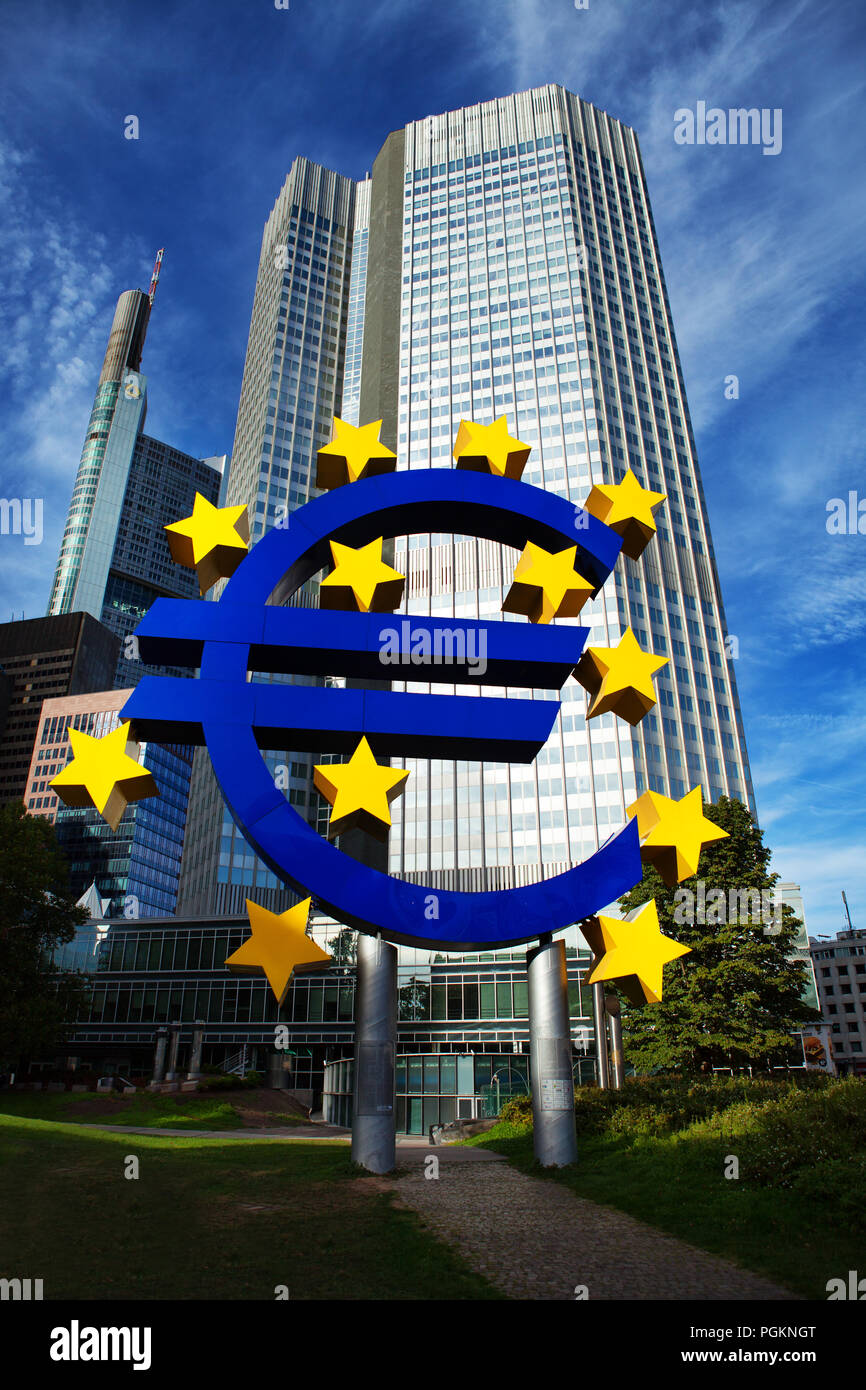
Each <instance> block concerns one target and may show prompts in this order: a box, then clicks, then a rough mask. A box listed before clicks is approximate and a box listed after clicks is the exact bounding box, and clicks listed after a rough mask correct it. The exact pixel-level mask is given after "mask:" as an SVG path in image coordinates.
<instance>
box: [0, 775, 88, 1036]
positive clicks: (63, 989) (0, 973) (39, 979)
mask: <svg viewBox="0 0 866 1390" xmlns="http://www.w3.org/2000/svg"><path fill="white" fill-rule="evenodd" d="M87 920H88V914H87V911H86V909H85V908H80V907H77V906H76V904H75V900H74V899H73V898H72V897H71V896H70V894H69V888H68V869H67V864H66V860H65V858H64V857H63V854H62V852H61V850H60V849H59V848H58V845H57V841H56V839H55V836H54V830H53V828H52V826H50V825H49V824H48V822H47V821H44V820H42V819H41V818H40V817H34V816H29V815H28V814H27V812H26V811H25V809H24V806H23V804H22V803H21V802H13V803H11V804H9V805H6V806H0V1059H5V1061H6V1063H7V1064H8V1063H14V1062H16V1061H17V1060H18V1059H19V1058H21V1057H26V1056H32V1055H35V1054H38V1053H40V1052H44V1051H45V1050H46V1049H49V1048H51V1047H53V1046H55V1045H56V1044H57V1043H58V1042H60V1041H61V1040H62V1038H63V1034H64V1031H65V1026H64V1025H65V1024H66V1022H67V1020H69V1019H73V1018H74V1017H75V1016H76V1013H77V1012H78V1009H79V1007H80V1005H81V1002H82V1000H83V998H84V995H85V983H84V977H83V976H82V975H81V974H79V973H78V972H77V971H63V972H55V971H53V970H52V969H51V964H50V961H51V953H52V951H53V950H55V949H56V947H58V946H61V945H63V944H64V943H65V942H67V941H71V940H72V938H73V937H74V935H75V929H76V927H77V926H79V925H81V924H83V923H84V922H86V921H87Z"/></svg>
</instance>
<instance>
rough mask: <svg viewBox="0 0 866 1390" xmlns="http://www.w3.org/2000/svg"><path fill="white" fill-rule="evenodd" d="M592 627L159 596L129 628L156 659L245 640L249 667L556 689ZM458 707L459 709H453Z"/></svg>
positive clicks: (144, 653)
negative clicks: (136, 625) (214, 644)
mask: <svg viewBox="0 0 866 1390" xmlns="http://www.w3.org/2000/svg"><path fill="white" fill-rule="evenodd" d="M588 635H589V628H586V627H571V626H568V625H560V626H554V625H553V624H535V623H529V622H526V621H525V620H521V621H519V622H511V621H503V620H496V621H492V622H484V621H480V622H479V621H476V620H473V619H466V618H446V617H442V618H426V617H415V616H405V615H403V614H391V613H351V612H345V613H344V612H341V611H337V610H334V609H319V608H283V607H276V606H264V607H262V606H258V607H252V606H249V607H248V606H244V605H232V604H227V603H225V602H224V601H223V602H220V603H206V602H198V601H196V600H190V599H167V598H160V599H157V600H156V602H155V603H154V604H153V606H152V607H151V608H150V610H149V612H148V613H147V614H146V615H145V617H144V618H143V619H142V621H141V622H140V623H139V625H138V627H137V629H136V636H137V637H138V649H139V654H140V656H141V658H142V660H143V661H146V662H149V663H150V664H152V665H154V666H200V665H201V662H202V652H203V649H204V646H205V643H207V642H220V643H223V644H225V643H232V644H234V643H237V644H238V645H243V646H249V648H250V654H249V660H248V662H247V669H248V670H250V671H261V672H265V673H267V672H274V673H277V674H286V675H296V676H331V675H341V676H348V677H350V678H351V677H354V678H359V679H368V680H415V681H417V680H423V681H430V682H432V683H437V682H438V683H442V682H445V683H447V684H448V685H455V684H467V683H470V684H472V685H498V686H516V687H517V688H519V689H535V688H537V689H541V690H559V689H560V688H561V686H562V685H563V683H564V682H565V681H566V680H567V678H568V677H569V676H570V675H571V673H572V671H573V670H574V668H575V666H576V665H577V663H578V661H579V660H580V657H581V655H582V653H583V648H584V644H585V642H586V639H587V636H588ZM455 714H456V711H455Z"/></svg>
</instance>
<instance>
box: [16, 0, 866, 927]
mask: <svg viewBox="0 0 866 1390" xmlns="http://www.w3.org/2000/svg"><path fill="white" fill-rule="evenodd" d="M3 20H4V23H3V39H4V43H3V53H2V55H0V75H2V82H0V267H2V269H0V285H2V309H0V439H2V454H0V459H2V463H0V495H2V496H4V497H15V496H18V497H35V496H41V497H43V498H44V499H45V503H44V506H45V519H44V541H43V543H42V544H41V545H38V546H36V545H31V546H25V545H24V544H23V538H22V537H16V536H3V537H0V582H2V589H0V595H2V598H0V613H2V617H3V619H4V620H5V619H8V617H9V616H10V615H11V613H12V612H15V614H16V615H19V616H20V614H21V612H22V611H23V612H24V613H25V614H26V615H27V616H28V617H33V616H38V615H40V614H42V613H43V612H44V611H45V606H46V603H47V600H48V594H49V589H50V584H51V577H52V574H53V569H54V563H55V560H56V556H57V551H58V547H59V541H60V536H61V533H62V530H63V524H64V520H65V516H66V509H67V505H68V501H69V496H70V493H71V490H72V483H73V480H74V477H75V471H76V468H77V464H78V457H79V453H80V449H81V443H82V439H83V435H84V430H85V427H86V424H87V418H88V414H89V410H90V405H91V402H92V399H93V392H94V389H95V385H96V379H97V376H98V372H99V366H100V363H101V359H102V353H103V350H104V347H105V339H106V334H107V331H108V327H109V325H110V321H111V315H112V312H113V307H114V303H115V300H116V298H117V295H118V294H119V293H120V291H121V290H124V289H128V288H133V287H136V286H140V287H142V288H146V287H147V283H148V280H149V277H150V270H151V266H152V263H153V257H154V253H155V251H156V248H157V247H159V246H165V247H166V254H165V265H164V270H163V276H162V280H161V283H160V287H159V291H158V294H157V300H156V305H155V309H154V315H153V319H152V323H151V328H150V332H149V335H148V341H147V347H146V351H145V357H144V362H143V368H144V371H145V372H146V374H147V376H148V380H149V412H148V422H147V429H148V432H149V433H151V434H154V435H156V436H157V437H158V438H163V439H166V440H168V441H170V442H171V443H173V444H176V445H177V446H179V447H180V448H183V449H187V450H188V451H189V452H191V453H194V454H199V455H202V456H204V455H208V454H215V453H224V452H226V451H228V450H230V448H231V444H232V437H233V431H234V420H235V413H236V409H237V400H238V394H239V390H240V381H241V373H242V369H243V357H244V350H245V346H246V337H247V330H248V326H249V316H250V309H251V306H252V295H253V287H254V283H255V273H256V266H257V262H258V254H259V247H260V242H261V233H262V227H263V224H264V221H265V219H266V217H267V215H268V213H269V211H270V208H271V206H272V204H273V202H274V199H275V198H276V195H277V193H278V191H279V188H280V186H281V184H282V182H283V179H284V177H285V174H286V172H287V170H288V168H289V165H290V164H291V161H292V159H293V157H294V156H295V155H296V154H306V155H308V156H309V157H310V158H311V159H314V160H317V161H319V162H321V163H323V164H326V165H329V166H330V167H332V168H334V169H337V170H339V171H340V172H341V173H344V174H347V175H350V176H352V177H356V178H357V177H361V176H363V174H364V173H365V172H366V171H367V170H368V169H369V168H370V166H371V164H372V161H373V159H374V157H375V155H376V153H377V151H378V149H379V148H380V146H381V144H382V142H383V140H384V138H385V136H386V134H387V133H388V132H389V131H390V130H393V129H396V128H397V127H398V126H401V125H403V124H404V123H405V122H406V121H407V120H410V119H415V118H418V117H421V116H424V115H428V114H432V113H434V112H440V111H445V110H450V109H452V108H455V107H459V106H463V105H467V104H470V103H473V102H476V101H482V100H487V99H490V98H492V97H496V96H502V95H505V94H507V93H508V92H511V91H516V90H522V89H524V88H526V87H531V86H537V85H540V84H542V83H545V82H560V83H562V84H563V85H564V86H566V87H568V88H570V89H571V90H572V91H576V92H579V93H580V94H581V95H582V96H584V97H585V98H587V99H588V100H589V101H592V102H594V103H595V104H596V105H598V106H600V107H602V108H604V109H605V110H607V111H609V112H610V113H611V114H612V115H615V116H617V117H619V118H620V119H621V120H624V121H626V122H628V123H629V124H631V125H633V126H634V127H635V128H636V130H637V132H638V135H639V138H640V141H641V146H642V150H643V156H644V162H645V166H646V173H647V180H648V184H649V191H650V197H651V198H652V201H653V209H654V214H655V218H656V226H657V231H658V236H659V242H660V247H661V253H662V259H663V263H664V267H665V273H666V277H667V282H668V288H669V292H670V298H671V304H672V308H673V314H674V322H675V326H676V330H677V336H678V341H679V346H680V353H681V357H682V361H683V368H684V371H685V376H686V384H687V388H688V393H689V401H690V406H691V410H692V415H693V421H694V426H695V431H696V436H697V443H698V453H699V458H700V463H701V469H702V474H703V480H704V487H705V491H706V496H707V503H708V508H709V515H710V522H711V526H712V530H713V536H714V542H715V547H716V554H717V560H718V564H719V570H720V574H721V579H722V586H723V592H724V596H725V603H726V609H727V618H728V630H729V632H730V633H732V634H735V635H736V636H737V637H738V639H739V656H738V658H737V664H736V671H737V676H738V681H739V688H740V696H741V701H742V706H743V717H744V721H745V728H746V737H747V742H748V747H749V752H750V757H751V762H752V770H753V776H754V780H755V786H756V794H757V800H758V812H759V818H760V821H761V824H762V825H763V827H764V829H765V831H766V836H767V840H768V843H769V844H770V845H771V846H772V848H773V850H774V867H775V868H776V869H777V870H778V871H779V872H780V873H781V875H782V878H783V879H788V880H794V881H797V882H799V883H801V884H802V887H803V892H804V899H805V906H806V917H807V924H808V926H809V929H810V931H811V932H812V933H813V934H815V933H818V932H825V933H831V934H832V933H834V932H835V931H836V930H837V929H839V928H840V927H841V926H842V925H844V924H843V921H842V906H841V898H840V891H841V889H842V888H846V889H847V892H848V898H849V902H850V904H851V909H852V914H853V916H854V920H855V925H860V926H866V812H864V805H863V801H864V798H863V786H864V780H866V779H864V771H866V717H864V710H866V699H864V692H863V681H864V674H866V660H864V654H863V643H864V639H866V535H830V534H828V532H827V529H826V521H827V502H828V500H829V499H830V498H833V497H843V498H846V499H847V496H848V493H849V492H850V491H855V492H857V493H858V495H859V497H860V498H861V499H864V501H866V468H864V454H863V438H862V415H863V410H862V402H863V400H864V398H866V389H864V388H866V361H864V333H863V313H862V307H861V306H862V302H863V254H862V247H863V245H864V220H866V179H864V177H863V175H864V170H863V156H862V147H863V126H864V122H863V118H862V115H861V112H862V109H863V100H864V83H866V77H864V62H863V58H864V37H866V12H864V11H863V10H862V6H861V4H860V3H859V0H826V3H823V4H822V3H820V2H819V3H815V0H810V3H808V4H807V3H803V2H802V0H800V2H799V3H798V0H784V3H779V2H778V0H769V3H767V2H766V0H747V2H746V3H712V0H710V3H700V4H699V3H695V0H680V3H678V4H676V5H673V4H671V5H665V6H660V5H658V4H649V3H647V0H589V5H588V8H587V9H585V10H577V9H575V7H574V3H573V0H488V2H487V3H478V0H460V3H459V4H458V3H454V0H452V3H445V0H436V3H431V2H430V0H390V2H389V3H375V2H374V0H370V3H366V4H361V3H358V0H290V8H289V9H288V10H287V11H286V10H277V9H276V8H275V6H274V4H273V0H210V3H208V4H201V3H192V2H191V0H183V2H182V3H170V2H169V0H164V2H161V0H155V3H150V4H148V5H144V6H138V5H136V6H133V5H132V4H130V3H129V0H120V2H119V3H118V2H117V0H114V3H107V4H104V3H99V0H87V3H85V4H81V3H77V0H42V2H40V0H5V3H4V7H3ZM698 101H705V102H706V103H707V105H708V106H718V107H721V108H724V109H728V108H730V107H739V106H747V107H752V106H756V107H768V108H772V109H775V108H781V110H782V113H783V123H782V132H783V138H782V150H781V152H780V153H779V154H778V155H777V156H765V155H763V154H762V152H761V149H760V147H759V146H737V145H730V146H728V145H713V146H710V145H678V144H677V143H676V142H675V141H674V138H673V133H674V125H675V121H674V113H675V111H677V110H678V109H679V108H683V107H692V108H694V107H695V105H696V103H697V102H698ZM130 114H134V115H137V116H138V118H139V122H140V138H139V140H137V141H129V140H125V139H124V138H123V125H124V117H125V116H127V115H130ZM730 374H736V375H737V377H738V378H739V392H740V394H739V399H737V400H727V399H726V398H725V391H724V383H725V378H726V377H727V376H728V375H730ZM864 512H866V506H864ZM864 526H866V521H864Z"/></svg>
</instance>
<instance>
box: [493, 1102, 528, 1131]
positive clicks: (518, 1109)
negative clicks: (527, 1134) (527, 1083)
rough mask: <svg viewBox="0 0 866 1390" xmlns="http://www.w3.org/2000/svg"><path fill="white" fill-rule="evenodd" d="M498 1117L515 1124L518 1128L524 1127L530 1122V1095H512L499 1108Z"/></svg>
mask: <svg viewBox="0 0 866 1390" xmlns="http://www.w3.org/2000/svg"><path fill="white" fill-rule="evenodd" d="M499 1118H500V1120H503V1121H504V1122H505V1123H506V1124H512V1125H516V1126H517V1128H518V1129H526V1128H527V1126H528V1125H531V1124H532V1097H531V1096H512V1098H511V1100H507V1101H506V1102H505V1104H504V1105H503V1107H502V1109H501V1110H500V1112H499Z"/></svg>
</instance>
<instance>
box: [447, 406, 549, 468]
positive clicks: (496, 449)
mask: <svg viewBox="0 0 866 1390" xmlns="http://www.w3.org/2000/svg"><path fill="white" fill-rule="evenodd" d="M531 452H532V446H531V445H529V444H524V443H523V442H522V441H521V440H519V439H515V438H514V436H513V435H510V434H509V433H508V417H507V416H506V415H500V417H499V419H498V420H494V421H493V424H492V425H476V424H475V422H474V420H461V421H460V428H459V430H458V431H457V440H456V442H455V445H454V458H455V459H456V461H457V467H458V468H471V469H473V470H474V471H475V472H476V473H496V474H498V476H499V477H500V478H503V477H504V478H519V477H520V476H521V474H522V473H523V470H524V468H525V466H526V460H527V459H528V458H529V455H530V453H531Z"/></svg>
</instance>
